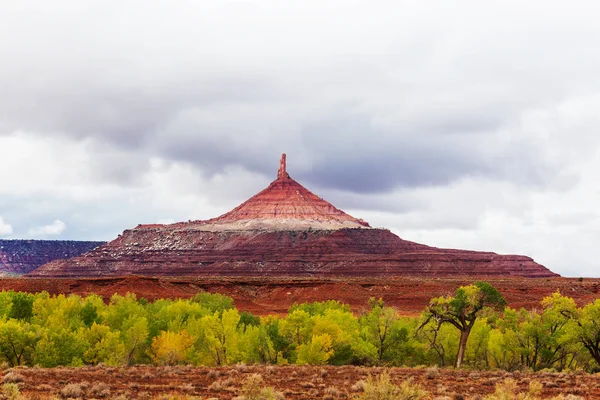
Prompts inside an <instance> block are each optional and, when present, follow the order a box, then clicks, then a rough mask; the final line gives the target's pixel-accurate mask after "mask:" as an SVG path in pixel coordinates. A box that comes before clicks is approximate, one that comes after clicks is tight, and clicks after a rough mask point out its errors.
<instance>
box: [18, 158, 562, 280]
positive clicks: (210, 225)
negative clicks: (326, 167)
mask: <svg viewBox="0 0 600 400" xmlns="http://www.w3.org/2000/svg"><path fill="white" fill-rule="evenodd" d="M123 275H142V276H258V277H261V276H356V277H360V276H363V277H372V276H404V275H413V276H432V277H433V276H456V275H461V276H473V275H478V276H490V275H496V276H498V275H500V276H521V277H537V278H539V277H553V276H557V274H555V273H553V272H552V271H550V270H548V269H547V268H545V267H544V266H542V265H540V264H538V263H536V262H534V261H533V260H532V259H531V258H530V257H526V256H519V255H499V254H496V253H492V252H479V251H467V250H452V249H440V248H436V247H430V246H426V245H423V244H419V243H414V242H410V241H407V240H403V239H401V238H399V237H398V236H396V235H395V234H393V233H392V232H390V231H389V230H386V229H375V228H371V227H370V226H369V224H368V223H366V222H365V221H363V220H361V219H357V218H354V217H352V216H350V215H348V214H346V213H345V212H344V211H342V210H340V209H338V208H336V207H334V206H333V205H331V204H330V203H328V202H327V201H325V200H323V199H322V198H320V197H319V196H317V195H315V194H314V193H312V192H310V191H309V190H307V189H306V188H305V187H304V186H302V185H301V184H299V183H298V182H296V181H295V180H294V179H292V178H291V177H290V176H289V175H288V173H287V171H286V158H285V154H284V155H283V156H282V158H281V163H280V167H279V171H278V173H277V179H275V180H274V181H273V182H271V184H270V185H269V186H268V187H267V188H266V189H264V190H263V191H261V192H260V193H258V194H257V195H255V196H253V197H252V198H250V199H249V200H247V201H246V202H244V203H242V204H241V205H239V206H238V207H236V208H234V209H233V210H231V211H229V212H228V213H226V214H223V215H221V216H220V217H217V218H213V219H210V220H206V221H190V222H179V223H175V224H169V225H157V224H152V225H139V226H137V227H136V228H133V229H129V230H126V231H124V232H123V234H121V235H119V237H118V238H116V239H115V240H113V241H111V242H109V243H106V244H104V245H102V246H100V247H98V248H95V249H94V250H91V251H90V252H88V253H85V254H83V255H81V256H78V257H74V258H70V259H67V260H57V261H53V262H50V263H48V264H45V265H43V266H41V267H40V268H38V269H36V270H35V271H33V272H32V273H30V274H29V276H39V277H42V276H44V277H99V276H123Z"/></svg>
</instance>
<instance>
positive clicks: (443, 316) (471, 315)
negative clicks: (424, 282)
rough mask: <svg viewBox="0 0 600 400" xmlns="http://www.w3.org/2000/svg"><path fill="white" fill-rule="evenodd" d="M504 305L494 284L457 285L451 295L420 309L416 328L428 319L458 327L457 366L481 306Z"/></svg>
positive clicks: (463, 353)
mask: <svg viewBox="0 0 600 400" xmlns="http://www.w3.org/2000/svg"><path fill="white" fill-rule="evenodd" d="M505 305H506V299H505V298H504V296H502V294H500V292H498V290H497V289H496V288H494V287H493V286H492V285H490V284H489V283H487V282H475V283H474V284H472V285H468V286H461V287H459V288H458V289H456V292H455V293H454V296H442V297H437V298H434V299H432V300H431V301H430V303H429V305H428V306H427V308H426V309H425V311H424V312H423V323H422V324H421V327H420V329H421V328H422V327H424V326H426V325H427V324H429V323H430V322H434V323H436V324H437V326H438V327H439V326H442V325H444V324H450V325H452V326H454V327H455V328H456V329H458V330H459V332H460V339H459V342H458V352H457V354H456V362H455V367H456V368H460V366H461V365H462V362H463V358H464V355H465V349H466V347H467V340H468V339H469V334H470V333H471V330H472V329H473V325H474V324H475V321H476V320H477V318H478V317H479V316H480V314H481V313H482V311H483V309H484V308H485V307H491V308H495V309H502V308H504V306H505Z"/></svg>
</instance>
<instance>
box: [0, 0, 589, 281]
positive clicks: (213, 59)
mask: <svg viewBox="0 0 600 400" xmlns="http://www.w3.org/2000/svg"><path fill="white" fill-rule="evenodd" d="M597 4H598V3H597V2H594V1H591V0H590V1H576V0H575V1H574V0H571V1H568V2H567V1H560V2H558V1H547V0H546V1H533V0H529V1H510V0H503V1H493V0H492V1H446V0H444V1H398V0H396V1H374V0H370V1H351V0H339V1H329V0H319V1H307V0H302V1H292V0H286V1H281V0H257V1H242V0H240V1H226V0H215V1H184V0H181V1H175V2H174V1H166V0H165V1H148V0H139V1H133V0H119V1H109V0H101V1H88V0H72V1H66V0H54V1H26V0H23V1H14V0H0V238H46V239H63V238H64V239H81V240H83V239H93V240H110V239H113V238H114V237H116V235H117V234H119V233H120V232H122V231H123V230H124V229H127V228H131V227H134V226H135V225H137V224H138V223H154V222H170V221H182V220H188V219H207V218H210V217H214V216H217V215H219V214H221V213H223V212H225V211H228V210H229V209H230V208H233V207H234V206H236V205H238V204H239V203H241V202H242V201H244V200H245V199H247V198H248V197H250V196H251V195H253V194H255V193H256V192H258V191H259V190H261V189H263V188H264V187H265V186H266V185H267V184H268V183H269V182H270V181H271V180H273V179H274V178H275V176H276V172H277V167H278V165H279V155H280V154H281V153H282V152H286V153H287V154H288V171H289V173H290V175H291V176H292V177H293V178H296V179H297V180H299V181H300V182H301V183H302V184H304V185H305V186H306V187H307V188H308V189H310V190H312V191H314V192H316V193H317V194H319V195H320V196H321V197H323V198H325V199H326V200H329V201H331V202H332V203H333V204H335V205H336V206H338V207H340V208H342V209H344V210H345V211H347V212H349V213H350V214H352V215H353V216H355V217H360V218H363V219H365V220H367V221H369V222H370V223H371V225H372V226H376V227H386V228H389V229H391V230H392V231H393V232H395V233H397V234H398V235H399V236H401V237H402V238H404V239H408V240H413V241H418V242H422V243H426V244H429V245H434V246H438V247H453V248H466V249H476V250H490V251H495V252H499V253H514V254H525V255H529V256H532V257H533V258H534V259H535V260H536V261H538V262H540V263H542V264H544V265H546V266H547V267H549V268H550V269H551V270H553V271H555V272H558V273H560V274H562V275H566V276H596V277H597V276H600V268H599V261H598V260H600V245H599V239H600V218H599V208H600V179H598V178H599V174H600V173H599V171H600V151H599V148H600V134H599V127H600V50H599V48H600V23H598V21H600V9H599V7H600V6H599V5H597Z"/></svg>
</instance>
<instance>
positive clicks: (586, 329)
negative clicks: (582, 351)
mask: <svg viewBox="0 0 600 400" xmlns="http://www.w3.org/2000/svg"><path fill="white" fill-rule="evenodd" d="M578 313H579V318H578V319H577V327H576V328H575V329H574V331H575V332H574V336H575V337H576V338H577V340H578V341H579V343H581V344H582V345H583V347H585V348H586V350H587V351H588V352H589V353H590V355H591V356H592V358H593V359H594V361H596V363H598V365H599V366H600V299H597V300H596V301H594V302H593V303H590V304H588V305H586V306H585V307H583V308H581V309H578Z"/></svg>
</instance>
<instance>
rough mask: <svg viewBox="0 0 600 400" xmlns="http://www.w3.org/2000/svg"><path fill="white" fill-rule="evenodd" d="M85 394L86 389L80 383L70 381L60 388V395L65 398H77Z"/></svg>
mask: <svg viewBox="0 0 600 400" xmlns="http://www.w3.org/2000/svg"><path fill="white" fill-rule="evenodd" d="M84 395H85V391H84V390H83V388H82V387H81V384H79V383H69V384H68V385H66V386H65V387H63V388H62V389H61V390H60V396H61V397H62V398H64V399H77V398H79V397H83V396H84Z"/></svg>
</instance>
